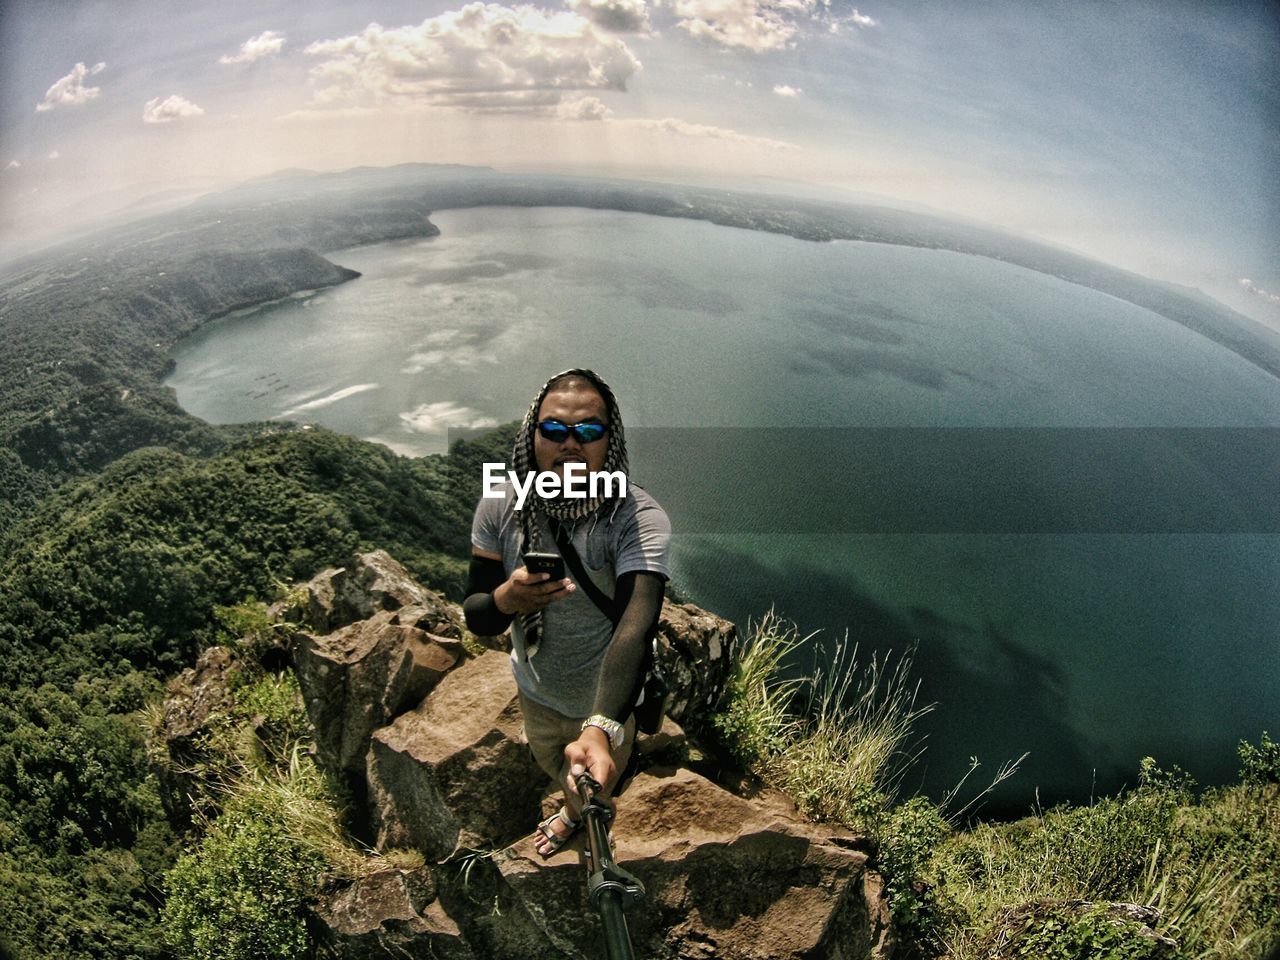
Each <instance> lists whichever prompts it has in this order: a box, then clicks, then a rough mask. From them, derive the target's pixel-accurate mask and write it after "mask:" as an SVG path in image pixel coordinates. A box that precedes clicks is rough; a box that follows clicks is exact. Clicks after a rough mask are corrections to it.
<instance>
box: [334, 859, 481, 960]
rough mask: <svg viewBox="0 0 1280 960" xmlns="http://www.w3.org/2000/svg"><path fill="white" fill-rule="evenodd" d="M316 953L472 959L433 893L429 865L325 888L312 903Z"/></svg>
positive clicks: (342, 958) (343, 958)
mask: <svg viewBox="0 0 1280 960" xmlns="http://www.w3.org/2000/svg"><path fill="white" fill-rule="evenodd" d="M312 916H313V918H314V920H315V921H316V923H314V924H313V927H314V929H315V933H316V953H317V956H320V957H327V958H333V960H364V958H366V957H375V956H379V957H380V956H393V957H404V958H407V960H419V958H420V960H474V958H475V954H474V953H473V952H472V950H471V948H470V947H469V946H468V945H467V942H466V940H465V939H463V936H462V932H461V931H460V930H459V928H458V925H457V923H455V922H454V920H453V918H452V917H450V916H449V914H448V913H447V912H446V911H445V909H444V907H443V906H442V905H441V903H440V901H439V900H438V899H437V897H436V884H435V878H434V876H433V874H432V872H431V868H430V867H429V866H424V867H420V868H418V869H416V870H394V869H393V870H384V871H380V872H378V873H374V874H371V875H370V876H366V877H360V878H358V879H356V880H354V881H351V882H349V883H346V884H343V885H339V886H338V887H337V888H336V889H333V890H330V891H328V892H327V893H326V895H325V896H323V897H322V898H321V899H320V901H319V902H318V903H316V904H315V905H314V906H313V907H312Z"/></svg>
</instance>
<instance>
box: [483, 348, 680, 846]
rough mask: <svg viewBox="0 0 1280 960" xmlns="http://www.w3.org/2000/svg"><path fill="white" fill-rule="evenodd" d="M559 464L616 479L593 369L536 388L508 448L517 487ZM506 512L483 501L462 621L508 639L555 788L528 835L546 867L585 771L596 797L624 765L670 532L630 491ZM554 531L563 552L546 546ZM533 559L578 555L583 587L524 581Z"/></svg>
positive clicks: (558, 499) (609, 407) (606, 413)
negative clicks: (554, 808) (553, 801)
mask: <svg viewBox="0 0 1280 960" xmlns="http://www.w3.org/2000/svg"><path fill="white" fill-rule="evenodd" d="M570 463H578V464H582V465H584V466H585V473H586V475H587V476H590V475H592V474H595V473H599V472H602V471H608V472H614V471H621V472H622V473H623V474H625V473H626V472H627V450H626V441H625V437H624V434H623V429H622V418H621V416H620V414H619V411H618V403H617V400H616V399H615V398H614V396H613V391H612V390H610V389H609V386H608V385H607V384H606V383H605V382H604V381H603V380H602V379H601V378H600V377H599V376H598V375H597V374H595V373H594V372H592V371H590V370H582V369H574V370H568V371H565V372H564V373H561V374H557V375H556V376H554V377H552V378H551V379H550V380H549V381H547V383H546V384H545V385H544V386H543V388H542V390H541V391H540V392H539V393H538V396H537V397H535V398H534V401H533V403H532V405H531V406H530V407H529V410H528V412H527V413H526V414H525V418H524V422H523V423H522V424H521V427H520V432H519V434H518V435H517V436H516V440H515V443H514V445H513V448H512V469H513V470H514V471H515V473H516V477H517V478H518V481H519V482H523V480H524V478H525V476H526V473H527V471H529V470H533V469H536V470H537V471H539V472H551V473H555V474H558V475H559V476H560V478H561V479H562V480H563V479H564V478H565V476H566V464H570ZM581 470H582V468H574V472H579V471H581ZM578 482H579V483H581V473H580V472H579V481H578ZM562 489H563V488H562ZM516 505H517V496H516V491H515V490H514V488H513V486H512V485H511V484H507V485H506V487H505V491H504V496H503V498H501V499H497V498H482V499H481V500H480V503H479V505H478V506H477V508H476V515H475V521H474V523H473V525H472V532H471V543H472V551H471V569H470V574H469V579H468V585H467V598H466V602H465V603H464V606H463V609H464V612H465V614H466V619H467V626H468V627H469V628H470V629H471V631H472V632H473V633H475V634H478V635H480V636H496V635H498V634H501V633H502V632H503V631H505V630H506V629H507V628H508V627H510V628H511V637H512V653H511V660H512V670H513V672H514V674H515V679H516V685H517V687H518V688H519V692H520V707H521V710H522V712H523V714H524V722H525V733H526V735H527V737H528V740H529V745H530V747H531V748H532V749H533V754H534V757H535V758H536V759H537V761H538V765H539V766H540V767H542V769H543V770H545V771H546V772H547V774H548V775H549V776H551V778H552V779H553V780H554V781H556V782H557V783H558V784H560V785H561V787H562V788H563V790H564V805H563V806H562V807H561V808H560V810H559V811H558V812H557V813H555V814H553V815H552V816H551V817H548V818H547V819H546V820H544V821H543V822H542V823H540V824H539V825H538V829H537V831H536V833H535V834H534V844H535V846H536V848H537V850H538V853H539V854H540V855H541V856H542V857H543V858H544V859H545V858H547V857H549V856H551V855H552V854H554V853H555V852H556V851H557V850H559V849H560V848H561V847H562V846H564V844H565V843H566V842H567V841H568V840H569V839H570V838H571V837H572V836H573V834H574V833H575V832H576V831H577V829H578V827H579V826H580V823H579V821H580V815H581V804H580V801H579V799H578V795H577V791H576V789H575V786H574V778H575V777H577V776H578V775H579V774H581V773H583V772H584V771H585V772H588V773H590V774H591V776H592V777H593V778H594V779H595V780H596V781H597V782H599V783H600V784H602V785H603V787H604V792H605V795H606V796H607V795H608V794H609V793H610V792H611V791H612V789H613V787H614V786H615V785H616V783H617V780H618V776H619V774H620V773H621V772H622V770H623V769H624V768H625V767H626V764H627V760H628V758H629V757H630V754H631V749H632V746H633V742H634V738H635V719H634V717H632V715H631V713H632V709H633V707H634V706H635V701H636V699H637V698H638V696H639V692H640V688H641V685H642V683H643V679H644V667H645V665H646V662H647V656H648V653H649V642H650V638H651V637H652V635H653V631H654V630H655V629H656V625H657V620H658V613H659V611H660V609H661V606H662V592H663V584H664V583H665V581H666V580H667V579H669V577H670V575H671V571H670V567H669V542H670V536H671V525H670V522H669V521H668V520H667V515H666V513H665V512H664V511H663V509H662V508H661V507H660V506H659V505H658V504H657V502H656V501H655V500H654V499H653V498H652V497H650V496H649V495H648V494H647V493H645V492H644V491H643V490H641V489H639V488H638V487H636V486H634V485H632V484H631V483H630V482H629V481H628V483H627V484H626V486H625V490H623V491H619V490H618V489H617V487H615V488H614V489H613V490H611V491H610V490H606V489H604V488H603V485H601V489H599V490H598V491H597V492H596V495H595V496H588V497H587V498H585V499H575V498H570V497H566V496H563V495H559V496H554V497H549V498H543V497H541V496H539V495H538V494H537V492H536V491H535V490H533V489H530V490H529V493H528V496H527V498H526V499H525V500H524V503H523V506H522V508H521V509H517V508H516ZM557 532H559V536H560V538H561V543H562V544H563V543H564V542H565V541H568V542H569V543H571V544H572V547H573V550H572V551H568V550H565V549H561V548H560V547H559V546H558V545H557ZM531 552H535V553H536V552H551V553H560V554H562V555H566V554H570V559H572V556H571V554H572V553H576V554H577V560H578V562H577V564H576V565H577V566H578V567H579V568H580V569H582V570H583V571H584V572H585V573H586V575H587V576H588V577H590V579H591V584H590V585H589V586H590V587H592V588H594V589H588V588H587V587H585V586H584V585H583V584H581V583H575V582H574V578H573V576H572V568H573V567H574V566H575V564H574V563H572V562H569V563H568V564H567V570H566V572H567V573H569V574H570V575H569V576H566V577H565V578H563V579H559V580H552V579H551V578H550V575H549V574H546V573H530V572H529V571H528V570H527V569H526V568H525V566H524V562H523V559H522V558H523V556H524V555H525V554H527V553H531ZM602 607H604V608H606V609H607V612H606V609H602Z"/></svg>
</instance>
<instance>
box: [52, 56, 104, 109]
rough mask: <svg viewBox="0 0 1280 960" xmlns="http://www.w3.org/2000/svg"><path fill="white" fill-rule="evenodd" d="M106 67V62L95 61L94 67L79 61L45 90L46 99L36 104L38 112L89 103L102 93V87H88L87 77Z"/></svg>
mask: <svg viewBox="0 0 1280 960" xmlns="http://www.w3.org/2000/svg"><path fill="white" fill-rule="evenodd" d="M106 68H107V65H106V64H105V63H95V64H94V65H93V66H92V67H86V66H85V65H84V64H83V63H77V64H76V65H75V66H74V67H72V68H71V72H70V73H68V74H67V75H66V76H65V77H63V78H62V79H61V80H59V81H57V82H56V83H55V84H54V85H53V86H51V87H50V88H49V89H48V90H46V91H45V94H44V99H43V100H41V101H40V102H39V103H37V104H36V113H44V112H45V111H46V110H52V109H53V108H54V107H79V106H83V105H84V104H86V103H88V102H89V101H90V100H92V99H93V98H94V97H96V96H98V94H100V93H102V88H101V87H86V86H85V85H84V81H85V77H92V76H94V75H96V74H99V73H101V72H102V71H103V70H105V69H106Z"/></svg>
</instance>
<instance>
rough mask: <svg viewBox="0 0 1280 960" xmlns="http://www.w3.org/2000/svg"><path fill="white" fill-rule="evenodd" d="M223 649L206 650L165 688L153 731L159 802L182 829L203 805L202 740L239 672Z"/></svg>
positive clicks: (224, 709) (226, 705)
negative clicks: (161, 757) (161, 751)
mask: <svg viewBox="0 0 1280 960" xmlns="http://www.w3.org/2000/svg"><path fill="white" fill-rule="evenodd" d="M240 669H241V668H240V665H239V663H238V662H237V660H236V656H235V654H234V653H233V652H232V651H231V650H230V649H229V648H227V647H209V648H208V649H206V650H205V651H204V652H203V653H201V654H200V656H199V657H198V658H197V660H196V665H195V667H194V668H188V669H186V670H183V671H182V673H180V674H178V675H177V676H176V677H174V678H173V679H172V680H170V681H169V683H168V685H167V686H166V687H165V700H164V716H163V719H162V722H161V728H160V730H159V731H157V733H158V736H159V738H160V739H161V740H162V741H163V742H164V744H165V747H166V751H167V752H166V756H167V760H166V762H164V763H153V764H152V770H153V771H154V772H155V774H156V778H157V780H158V781H159V783H160V799H161V802H162V803H163V804H164V808H165V813H166V814H167V816H168V817H169V820H170V821H171V822H172V823H173V824H174V825H175V826H178V827H180V828H185V827H187V826H189V825H190V823H191V816H192V812H193V811H192V805H193V803H194V804H196V805H197V806H203V805H204V804H203V800H202V795H203V794H204V792H205V791H204V789H203V785H202V783H201V781H200V776H199V773H198V770H199V768H200V765H201V764H202V762H203V761H204V760H205V759H207V751H206V749H205V740H206V738H207V736H208V734H209V732H210V728H209V723H210V720H211V719H213V718H216V717H218V716H219V715H221V714H225V713H226V712H227V711H228V710H229V709H230V706H231V682H232V680H233V679H234V677H235V675H236V674H237V673H239V672H240Z"/></svg>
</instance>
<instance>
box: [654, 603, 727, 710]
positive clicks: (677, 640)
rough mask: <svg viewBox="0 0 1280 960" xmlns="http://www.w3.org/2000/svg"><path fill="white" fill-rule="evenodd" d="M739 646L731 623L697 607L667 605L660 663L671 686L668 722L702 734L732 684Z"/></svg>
mask: <svg viewBox="0 0 1280 960" xmlns="http://www.w3.org/2000/svg"><path fill="white" fill-rule="evenodd" d="M737 642H738V635H737V630H736V629H735V628H734V625H733V624H732V623H730V622H729V621H728V620H724V619H721V618H720V617H717V616H716V615H715V614H712V613H708V612H707V611H706V610H703V609H702V608H700V607H696V606H694V605H693V604H692V603H680V604H677V603H671V602H670V601H669V600H664V601H663V604H662V613H661V615H660V616H659V618H658V650H657V658H656V659H657V663H658V667H659V669H660V670H661V671H662V675H663V679H665V680H666V683H667V704H666V714H667V716H669V717H671V718H672V719H673V720H675V721H676V722H677V723H679V724H680V725H681V726H683V727H687V728H688V729H690V730H693V731H697V730H700V729H702V725H703V723H704V722H705V721H706V719H707V717H708V716H709V714H710V713H711V711H712V710H713V709H714V708H715V706H716V704H717V703H719V701H720V695H721V694H722V693H723V692H724V688H725V685H726V684H727V683H728V682H729V674H730V673H731V671H732V669H733V655H734V653H735V651H736V649H737Z"/></svg>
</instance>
